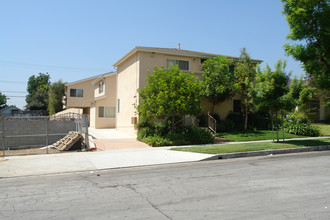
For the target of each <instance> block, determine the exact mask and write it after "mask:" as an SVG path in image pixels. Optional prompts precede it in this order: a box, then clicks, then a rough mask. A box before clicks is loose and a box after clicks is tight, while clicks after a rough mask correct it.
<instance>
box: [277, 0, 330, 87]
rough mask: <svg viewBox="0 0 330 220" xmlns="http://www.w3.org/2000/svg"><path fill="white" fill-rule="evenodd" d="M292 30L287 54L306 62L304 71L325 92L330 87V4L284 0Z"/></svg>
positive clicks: (286, 48) (321, 0)
mask: <svg viewBox="0 0 330 220" xmlns="http://www.w3.org/2000/svg"><path fill="white" fill-rule="evenodd" d="M282 2H283V11H282V13H283V14H284V15H285V16H286V20H287V21H288V24H289V27H290V33H289V35H288V36H287V38H288V39H290V40H293V41H297V42H299V43H298V44H291V45H290V44H285V45H284V49H285V51H286V53H287V54H289V55H291V56H292V57H293V58H294V59H296V60H299V61H301V62H302V63H303V66H304V69H305V71H306V72H307V73H308V74H309V75H310V77H311V78H312V81H314V83H315V85H316V86H317V87H318V88H319V89H322V90H328V91H329V88H330V1H329V0H282Z"/></svg>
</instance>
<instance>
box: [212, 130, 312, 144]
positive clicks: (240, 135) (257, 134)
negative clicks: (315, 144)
mask: <svg viewBox="0 0 330 220" xmlns="http://www.w3.org/2000/svg"><path fill="white" fill-rule="evenodd" d="M278 133H279V138H282V130H281V131H279V132H278ZM274 135H275V139H276V131H274ZM216 136H217V137H220V138H226V139H228V140H229V141H234V142H239V141H258V140H272V139H273V135H272V131H268V130H261V131H240V132H230V133H229V132H222V133H217V135H216ZM284 137H285V139H290V138H303V137H306V136H301V135H295V134H289V133H284Z"/></svg>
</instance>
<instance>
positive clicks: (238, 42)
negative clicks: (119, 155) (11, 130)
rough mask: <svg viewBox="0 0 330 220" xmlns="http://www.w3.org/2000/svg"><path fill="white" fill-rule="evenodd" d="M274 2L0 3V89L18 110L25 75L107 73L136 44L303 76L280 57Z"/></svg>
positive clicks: (282, 39)
mask: <svg viewBox="0 0 330 220" xmlns="http://www.w3.org/2000/svg"><path fill="white" fill-rule="evenodd" d="M281 11H282V3H281V1H280V0H249V1H247V0H204V1H200V0H198V1H197V0H180V1H179V0H167V1H158V0H132V1H125V0H122V1H119V0H116V1H112V0H56V1H47V0H39V1H38V0H11V1H8V0H0V28H1V31H0V76H1V77H0V91H1V92H3V93H4V94H6V95H7V96H8V97H9V98H10V100H9V101H8V104H9V105H16V106H18V107H20V108H23V107H24V106H25V105H26V103H25V98H24V97H21V96H25V95H26V87H27V81H28V78H29V77H30V76H32V75H37V74H38V73H40V72H42V73H46V72H48V73H49V74H50V76H51V81H55V80H59V79H62V80H63V81H65V82H72V81H75V80H79V79H83V78H87V77H90V76H94V75H98V74H102V73H106V72H110V71H113V67H112V65H113V63H115V62H116V61H117V60H118V59H119V58H120V57H121V56H123V55H124V54H126V53H127V52H128V51H129V50H131V49H132V48H133V47H135V46H150V47H166V48H177V45H178V43H180V44H181V49H185V50H194V51H201V52H209V53H216V54H223V55H231V56H239V55H240V49H241V48H243V47H246V48H247V51H248V53H249V54H250V55H251V57H252V58H255V59H261V60H263V61H264V63H263V64H262V65H264V64H265V63H268V64H269V65H270V66H271V67H273V66H274V64H275V63H276V61H277V60H278V59H286V60H287V62H288V63H287V70H288V71H293V74H294V75H298V76H300V75H302V74H303V73H304V71H303V69H302V68H301V64H300V63H299V62H297V61H294V60H293V59H291V58H290V57H286V56H285V53H284V51H283V44H284V43H286V42H288V41H287V40H286V35H287V34H288V33H289V28H288V25H287V23H286V20H285V17H284V16H283V15H282V14H281Z"/></svg>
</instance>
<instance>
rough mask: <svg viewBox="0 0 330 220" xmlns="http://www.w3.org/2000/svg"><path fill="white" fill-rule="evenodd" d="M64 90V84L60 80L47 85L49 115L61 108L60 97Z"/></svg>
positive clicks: (61, 97)
mask: <svg viewBox="0 0 330 220" xmlns="http://www.w3.org/2000/svg"><path fill="white" fill-rule="evenodd" d="M64 90H65V85H64V83H63V82H62V80H58V81H56V82H53V83H52V84H51V85H50V86H49V91H48V95H49V99H48V112H49V114H50V115H53V114H55V113H56V112H59V111H61V110H63V103H62V99H63V96H64V95H65V91H64Z"/></svg>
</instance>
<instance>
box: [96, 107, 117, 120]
mask: <svg viewBox="0 0 330 220" xmlns="http://www.w3.org/2000/svg"><path fill="white" fill-rule="evenodd" d="M115 116H116V108H115V107H106V106H99V118H114V117H115Z"/></svg>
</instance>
